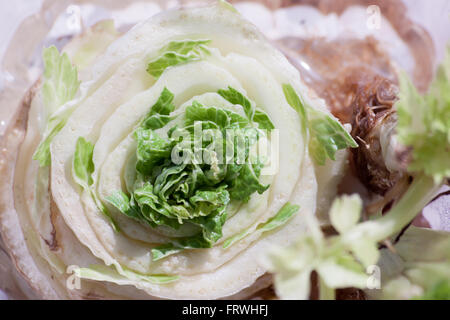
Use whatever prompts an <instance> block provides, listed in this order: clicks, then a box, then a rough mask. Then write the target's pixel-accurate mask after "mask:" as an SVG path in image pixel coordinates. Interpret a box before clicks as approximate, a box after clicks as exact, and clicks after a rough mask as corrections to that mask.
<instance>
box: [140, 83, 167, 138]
mask: <svg viewBox="0 0 450 320" xmlns="http://www.w3.org/2000/svg"><path fill="white" fill-rule="evenodd" d="M173 98H174V96H173V94H172V92H170V91H169V90H168V89H167V88H164V89H163V91H162V93H161V95H160V97H159V99H158V101H156V103H155V104H154V105H153V106H152V107H151V109H150V112H149V113H148V114H147V116H146V117H145V118H144V120H143V121H142V123H141V127H142V128H144V129H152V130H156V129H159V128H163V127H164V126H165V125H166V124H167V123H169V122H170V121H172V119H173V118H172V117H170V116H169V114H170V113H171V112H172V111H173V110H174V109H175V105H174V104H173V103H172V101H173Z"/></svg>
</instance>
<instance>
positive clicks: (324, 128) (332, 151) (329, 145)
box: [283, 84, 358, 165]
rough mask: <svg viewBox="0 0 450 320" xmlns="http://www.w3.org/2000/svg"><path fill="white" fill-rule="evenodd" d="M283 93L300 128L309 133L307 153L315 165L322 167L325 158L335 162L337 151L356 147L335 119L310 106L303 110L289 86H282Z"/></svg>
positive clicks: (299, 100) (303, 107)
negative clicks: (294, 112) (296, 115)
mask: <svg viewBox="0 0 450 320" xmlns="http://www.w3.org/2000/svg"><path fill="white" fill-rule="evenodd" d="M283 91H284V95H285V97H286V101H287V102H288V103H289V105H290V106H291V107H292V108H293V109H294V110H295V111H297V113H298V114H299V116H300V121H301V123H302V127H303V128H305V130H306V128H307V130H308V132H309V152H310V154H311V156H312V157H313V159H314V160H315V162H316V163H317V164H319V165H324V164H325V161H326V159H327V158H329V159H331V160H336V158H335V155H336V151H338V150H341V149H346V148H348V147H351V148H357V147H358V144H357V143H356V141H355V140H354V139H353V138H352V136H351V135H350V134H349V133H348V132H347V131H346V130H345V128H344V127H343V126H342V125H341V123H340V122H339V121H338V120H337V119H335V118H334V117H332V116H331V115H329V114H327V113H325V112H323V111H319V110H316V109H314V108H312V107H310V106H306V108H305V106H304V103H303V102H302V100H301V99H300V97H299V96H298V95H297V93H296V92H295V89H294V88H293V87H292V86H291V85H290V84H284V85H283Z"/></svg>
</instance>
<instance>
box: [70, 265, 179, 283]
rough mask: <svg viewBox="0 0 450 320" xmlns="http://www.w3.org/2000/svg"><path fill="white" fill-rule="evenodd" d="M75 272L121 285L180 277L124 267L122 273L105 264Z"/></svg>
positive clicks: (162, 281)
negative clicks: (141, 271) (142, 272)
mask: <svg viewBox="0 0 450 320" xmlns="http://www.w3.org/2000/svg"><path fill="white" fill-rule="evenodd" d="M74 271H75V274H76V275H77V276H78V277H79V278H81V279H89V280H97V281H108V282H113V283H117V284H120V285H126V284H132V283H133V282H136V281H147V282H150V283H154V284H166V283H170V282H173V281H176V280H178V279H179V276H168V275H143V274H140V273H137V272H134V271H131V270H127V269H124V270H123V271H122V273H123V274H120V273H119V272H117V271H116V270H114V269H113V268H111V267H107V266H104V265H91V266H89V268H77V269H75V270H74Z"/></svg>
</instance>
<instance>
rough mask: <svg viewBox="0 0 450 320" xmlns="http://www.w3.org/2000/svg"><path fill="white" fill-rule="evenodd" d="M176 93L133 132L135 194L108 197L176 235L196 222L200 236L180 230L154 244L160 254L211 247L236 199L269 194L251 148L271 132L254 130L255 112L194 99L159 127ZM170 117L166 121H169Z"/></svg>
mask: <svg viewBox="0 0 450 320" xmlns="http://www.w3.org/2000/svg"><path fill="white" fill-rule="evenodd" d="M177 46H181V44H177ZM172 49H174V50H178V49H179V48H178V47H174V48H172ZM180 50H187V49H186V48H184V47H183V48H181V49H180ZM221 92H222V91H221ZM223 92H231V93H232V94H233V95H234V96H235V97H238V101H237V100H233V101H236V102H239V105H240V106H241V107H242V108H243V110H245V109H246V108H251V109H252V110H253V111H249V112H250V113H248V114H249V115H253V114H254V108H253V106H252V103H251V102H250V100H248V98H246V97H245V96H244V95H242V94H241V93H239V92H237V91H236V90H234V89H233V88H228V90H227V91H226V90H225V91H223ZM173 99H174V96H173V94H172V93H171V92H170V91H169V90H168V89H167V88H164V90H163V91H162V92H161V95H160V97H159V99H158V100H157V102H156V103H155V104H154V105H153V106H152V107H151V108H150V111H149V113H148V114H147V115H146V116H145V117H144V119H143V120H142V121H141V122H140V125H139V127H138V128H136V130H135V132H134V138H135V140H136V141H137V150H136V156H137V157H136V158H137V162H136V179H135V182H134V187H133V188H131V190H129V192H130V194H125V193H124V192H122V191H115V192H114V193H112V194H111V195H110V196H108V197H107V198H106V200H107V201H108V202H109V203H110V204H112V205H113V206H114V207H115V208H117V209H118V210H119V211H120V212H122V213H123V214H125V215H126V216H128V217H130V218H132V219H135V220H138V221H140V222H142V223H144V224H146V225H148V226H150V227H152V228H157V227H159V226H166V227H170V228H172V229H173V230H174V232H175V233H177V232H178V230H180V228H181V227H182V226H183V225H185V224H187V225H189V226H190V228H193V230H194V235H192V236H184V235H183V234H181V233H180V236H178V237H173V238H169V239H168V242H167V243H165V244H164V245H161V246H159V247H157V248H154V249H153V250H152V257H153V260H159V259H162V258H164V257H167V256H168V255H171V254H174V253H177V252H179V251H180V250H184V249H201V248H210V247H212V246H213V245H214V244H215V243H216V242H217V241H218V240H219V239H220V238H221V237H222V228H223V225H224V224H225V223H226V220H227V208H228V206H229V204H230V202H231V201H235V202H242V203H245V202H247V201H249V199H250V197H251V196H252V194H254V193H255V192H258V193H260V194H262V193H263V192H265V191H266V190H267V189H268V188H269V185H263V184H261V182H260V181H259V178H260V175H261V170H262V168H263V166H264V163H263V161H261V159H258V158H256V159H253V158H251V157H250V149H251V147H252V146H253V145H254V144H255V143H256V142H257V141H258V139H259V138H260V137H261V136H262V135H263V134H264V133H263V132H260V131H259V129H257V128H255V122H253V121H252V118H246V117H244V116H242V115H241V114H239V113H238V112H235V111H232V110H229V109H224V108H218V107H216V106H205V105H202V104H201V103H199V102H197V101H195V100H194V101H193V102H192V104H190V105H188V106H187V107H186V109H185V112H184V117H183V118H179V119H178V120H177V121H176V124H172V127H170V129H169V130H167V128H164V130H162V131H158V129H160V128H161V127H160V126H155V125H153V124H154V122H153V121H152V119H154V118H155V117H168V118H172V117H171V114H172V112H173V111H174V109H175V106H174V104H173ZM257 115H258V119H259V121H261V123H262V124H263V125H262V126H263V127H265V128H272V127H273V124H272V123H271V121H270V119H269V117H268V116H267V115H266V114H265V113H263V112H258V113H257ZM179 120H182V121H181V122H180V121H179ZM170 121H171V120H169V121H168V122H167V123H164V126H170V125H171V122H170ZM259 127H261V125H260V126H259ZM198 129H199V130H200V131H199V132H200V133H201V134H203V136H202V137H201V138H202V139H201V140H199V139H198V138H199V137H196V134H197V131H198ZM174 154H175V155H184V156H185V158H183V160H184V161H176V159H175V158H174ZM180 232H181V231H180Z"/></svg>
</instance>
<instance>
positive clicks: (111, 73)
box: [14, 3, 357, 299]
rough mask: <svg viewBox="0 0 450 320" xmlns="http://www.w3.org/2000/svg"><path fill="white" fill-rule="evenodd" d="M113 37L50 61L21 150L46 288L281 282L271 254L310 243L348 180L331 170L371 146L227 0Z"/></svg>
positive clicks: (110, 291)
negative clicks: (271, 267)
mask: <svg viewBox="0 0 450 320" xmlns="http://www.w3.org/2000/svg"><path fill="white" fill-rule="evenodd" d="M181 17H182V18H181ZM212 22H214V23H212ZM103 31H104V32H106V34H108V35H109V36H106V35H105V37H104V39H111V42H112V43H110V44H106V41H94V42H95V44H98V47H96V46H95V45H94V42H93V41H90V40H89V39H87V40H85V41H86V42H85V43H87V45H86V46H83V42H81V43H79V46H78V47H77V46H72V47H69V48H68V50H67V52H63V53H61V54H60V53H59V52H58V50H57V49H56V48H55V47H50V48H47V49H45V50H44V53H43V58H44V67H45V72H44V75H43V82H42V86H41V88H40V90H39V92H38V94H36V95H35V97H34V99H33V102H32V104H31V109H30V117H29V122H28V130H27V135H26V137H25V141H24V143H23V145H22V147H21V150H20V153H19V160H18V161H19V163H20V165H23V167H24V168H27V169H26V170H24V171H23V172H16V175H15V185H16V186H17V188H18V189H23V190H24V192H23V193H15V194H14V196H15V203H17V204H18V205H17V207H16V210H17V213H18V214H19V215H20V216H21V219H23V221H29V224H28V225H29V227H30V228H29V229H28V230H27V234H30V236H29V239H30V241H31V242H30V244H29V247H30V248H31V250H32V251H33V256H35V257H39V259H38V260H39V261H41V260H42V261H43V262H42V265H38V266H37V270H38V271H37V272H39V273H40V274H41V276H42V277H43V279H55V280H52V281H46V280H42V281H40V282H39V286H41V287H43V288H41V290H44V289H45V290H44V291H45V294H44V295H45V296H46V297H53V298H57V297H69V298H73V297H80V296H81V297H82V296H84V295H85V294H87V293H86V292H88V293H91V292H95V293H96V294H98V295H100V296H102V297H121V298H123V297H125V298H142V297H144V298H148V297H161V298H172V299H180V298H191V299H193V298H208V299H212V298H221V297H228V296H232V295H235V294H239V293H240V292H241V291H242V290H243V289H245V288H249V287H251V286H252V284H254V283H255V281H256V280H257V279H258V278H260V277H261V276H263V275H264V274H265V273H266V272H267V268H266V267H265V266H264V262H262V261H261V259H260V257H261V256H263V255H264V254H265V252H266V251H267V249H268V247H270V246H271V245H274V244H275V245H276V244H279V245H285V244H289V243H291V242H292V241H293V240H294V239H296V238H297V237H298V235H299V234H301V233H302V232H304V230H305V227H306V224H305V217H308V216H310V215H312V214H313V213H314V212H315V210H316V200H317V199H316V197H317V189H318V188H322V184H323V187H325V186H327V184H328V181H329V179H331V178H332V175H331V173H330V170H336V169H335V168H334V167H333V166H330V165H328V166H323V165H324V164H326V163H330V162H332V161H334V160H335V159H338V157H337V155H338V153H339V154H340V156H339V159H342V160H339V161H336V162H337V163H340V162H342V161H345V157H344V156H343V155H344V153H345V152H346V150H345V149H347V148H348V147H356V146H357V144H356V143H355V141H354V140H353V139H352V138H351V136H350V135H349V133H348V132H347V131H346V129H345V128H344V127H343V126H342V125H341V124H340V123H339V121H338V120H337V119H336V118H334V117H333V116H332V115H331V114H330V113H329V112H328V111H327V109H326V107H325V105H324V102H323V101H322V100H320V99H318V98H317V97H315V96H314V97H310V96H309V93H308V88H307V87H306V86H305V85H304V84H303V83H302V82H301V80H300V76H299V73H298V71H297V70H296V69H295V68H294V67H293V66H292V65H290V64H289V62H288V61H287V60H286V58H285V57H284V56H283V55H282V54H281V53H280V52H278V51H277V50H276V49H274V48H273V47H272V46H271V45H270V44H269V43H268V42H267V41H266V40H265V38H264V37H263V36H262V35H261V34H260V33H259V32H258V31H257V30H256V28H255V27H254V26H253V25H251V24H250V23H248V22H246V21H245V20H244V19H243V18H242V17H241V16H240V15H239V14H238V13H237V12H236V11H235V10H234V9H233V8H232V7H230V6H229V5H228V4H226V3H216V4H213V5H211V6H206V7H201V8H191V9H180V10H173V11H167V12H164V13H162V14H160V15H157V16H155V17H153V18H151V19H149V20H148V21H145V22H143V23H141V24H139V25H137V26H136V27H135V28H133V29H132V30H130V31H129V32H128V33H126V34H124V35H123V36H122V37H120V38H118V34H117V32H116V31H115V30H113V28H111V26H110V25H105V28H104V29H103ZM91 36H92V37H93V39H97V38H98V35H95V34H92V35H91ZM136 39H139V41H136ZM93 47H94V48H97V50H98V51H97V54H93ZM87 48H88V49H89V54H87V52H84V50H87ZM71 61H73V62H74V63H75V64H72V63H71ZM338 166H342V165H340V164H339V165H338ZM316 172H321V173H322V175H323V176H324V177H327V178H326V179H322V180H321V181H318V180H317V178H316V176H315V174H316ZM31 181H32V182H33V183H30V182H31ZM333 188H334V191H333V190H331V191H330V195H332V194H333V193H335V192H336V190H335V187H333ZM28 195H30V196H28ZM328 202H329V201H328ZM328 202H327V201H325V202H324V203H325V206H326V205H327V203H328ZM36 261H37V260H36ZM70 273H74V274H75V275H76V276H77V278H79V279H82V280H83V281H82V283H81V288H75V289H74V288H72V286H68V285H67V283H66V282H67V281H68V280H69V279H71V278H70V277H71V276H70ZM130 288H132V289H130ZM247 290H248V289H247Z"/></svg>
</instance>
